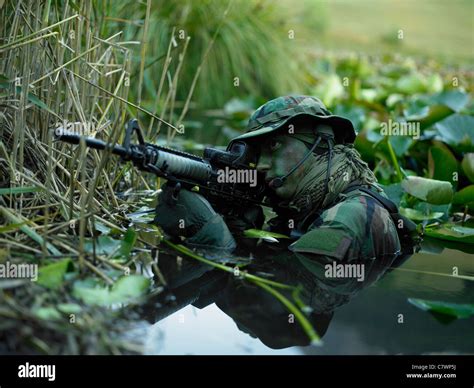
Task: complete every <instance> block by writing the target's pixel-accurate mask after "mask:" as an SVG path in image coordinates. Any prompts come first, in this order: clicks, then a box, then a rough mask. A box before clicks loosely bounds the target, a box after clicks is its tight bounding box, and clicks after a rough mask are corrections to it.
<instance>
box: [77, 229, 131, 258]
mask: <svg viewBox="0 0 474 388" xmlns="http://www.w3.org/2000/svg"><path fill="white" fill-rule="evenodd" d="M136 239H137V235H136V232H135V230H134V229H132V228H129V229H127V231H126V232H125V235H124V236H123V238H122V239H121V240H118V239H113V238H112V237H110V236H99V237H98V238H96V239H95V254H96V255H105V256H111V257H113V258H114V259H128V257H129V256H130V252H131V250H132V249H133V246H134V245H135V241H136ZM84 249H85V251H86V252H88V253H90V254H93V253H94V245H93V241H92V240H89V241H87V242H86V243H85V244H84Z"/></svg>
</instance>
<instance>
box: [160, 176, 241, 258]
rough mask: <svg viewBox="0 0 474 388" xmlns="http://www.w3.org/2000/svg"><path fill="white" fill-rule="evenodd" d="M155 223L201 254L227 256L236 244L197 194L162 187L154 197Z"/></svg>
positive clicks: (206, 203) (208, 204) (218, 218)
mask: <svg viewBox="0 0 474 388" xmlns="http://www.w3.org/2000/svg"><path fill="white" fill-rule="evenodd" d="M155 223H156V224H157V225H158V226H160V227H161V228H162V229H163V230H164V231H165V232H166V233H167V234H168V235H170V236H174V237H177V236H183V237H185V238H186V239H185V240H184V243H185V244H186V245H189V246H191V247H195V248H200V249H203V250H212V251H222V252H226V253H230V252H231V251H233V250H234V249H235V247H236V243H235V240H234V238H233V237H232V234H231V233H230V231H229V228H228V227H227V225H226V224H225V222H224V220H223V219H222V217H221V216H220V215H219V214H217V213H216V212H215V211H214V209H213V208H212V206H211V205H210V203H209V202H208V201H207V200H206V199H205V198H204V197H203V196H202V195H200V194H198V193H194V192H192V191H189V190H186V189H181V190H179V191H177V190H175V187H171V186H169V185H168V184H165V185H164V186H163V187H162V192H161V193H160V195H159V196H158V205H157V207H156V215H155Z"/></svg>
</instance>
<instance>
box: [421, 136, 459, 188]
mask: <svg viewBox="0 0 474 388" xmlns="http://www.w3.org/2000/svg"><path fill="white" fill-rule="evenodd" d="M428 169H429V177H430V178H431V179H436V180H440V181H447V182H451V183H452V184H453V185H455V184H457V180H454V179H453V178H454V177H455V173H456V172H457V171H458V162H457V160H456V158H455V157H454V155H453V154H452V152H451V151H450V150H449V148H448V147H446V146H445V145H444V144H442V143H440V144H437V145H436V146H434V147H431V148H430V149H429V152H428Z"/></svg>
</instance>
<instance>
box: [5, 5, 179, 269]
mask: <svg viewBox="0 0 474 388" xmlns="http://www.w3.org/2000/svg"><path fill="white" fill-rule="evenodd" d="M78 4H79V3H75V2H68V1H66V2H63V3H58V2H53V1H46V2H35V1H20V2H15V1H7V2H6V3H5V4H4V5H3V7H2V8H1V9H0V13H1V18H2V21H3V23H2V27H1V28H2V31H1V34H2V40H1V41H0V53H1V55H2V60H1V62H0V76H1V84H0V86H1V89H0V90H1V110H0V120H1V126H0V165H1V168H0V174H1V176H0V182H2V184H3V185H4V186H9V187H11V188H13V191H12V194H11V195H8V196H5V195H4V196H1V197H0V206H2V207H3V208H5V209H6V208H9V209H10V210H8V213H7V212H6V211H4V212H3V222H4V223H11V222H13V221H12V220H16V221H21V222H23V221H24V222H25V223H26V224H25V225H23V226H22V228H23V232H24V231H25V228H26V230H30V231H31V232H29V233H26V234H25V233H23V232H22V231H21V230H20V228H17V230H10V232H9V233H2V235H1V237H0V242H1V246H3V247H5V248H4V249H7V250H10V249H11V247H12V245H11V243H12V242H15V243H16V244H23V246H24V247H25V249H27V250H29V251H31V252H33V253H35V254H41V253H43V254H46V253H49V254H51V253H53V252H52V250H51V249H50V248H51V247H59V249H60V250H61V251H63V252H67V253H70V254H72V255H78V256H79V257H80V258H81V263H83V241H84V236H85V235H92V234H93V233H94V231H95V230H96V227H97V225H99V227H100V226H101V225H103V226H106V227H109V228H114V229H117V230H123V226H122V224H123V221H124V219H123V217H121V216H120V215H119V214H118V213H117V212H116V211H115V210H114V209H116V208H117V207H120V205H121V203H120V200H119V199H117V197H116V196H115V191H117V190H119V189H121V188H123V187H124V186H123V178H124V177H125V178H127V179H129V180H132V181H136V182H138V183H139V184H141V185H142V186H143V187H145V188H149V184H147V183H146V181H145V180H144V179H143V178H142V177H138V175H137V174H135V173H134V171H133V169H131V170H130V168H129V166H119V165H117V164H116V163H115V160H114V159H111V158H110V155H109V154H108V153H106V152H104V153H100V154H99V153H98V152H97V151H95V150H89V149H85V148H82V147H73V146H70V145H67V144H60V143H56V142H54V140H53V131H54V129H55V128H56V127H57V126H58V125H61V126H62V125H64V123H66V122H70V123H79V124H80V125H81V126H82V127H81V128H83V129H84V130H85V132H86V134H89V135H92V136H97V137H100V138H103V139H108V140H109V141H111V142H120V141H121V140H122V134H123V128H124V126H125V123H126V121H127V120H128V119H129V118H130V116H137V117H139V118H143V117H147V118H148V117H154V118H155V119H156V121H157V122H159V123H160V124H161V123H162V122H163V120H162V119H161V118H160V117H158V116H156V115H153V114H152V113H151V112H148V111H147V110H146V109H144V108H143V107H140V106H138V105H136V104H134V103H132V102H131V101H128V100H129V92H130V89H131V88H132V87H136V85H140V84H143V82H142V81H141V80H142V78H143V72H140V73H139V74H138V75H134V73H133V63H132V59H131V57H132V54H131V48H133V47H134V46H139V45H141V44H142V43H141V41H126V40H124V39H123V31H121V30H118V29H115V30H114V29H112V28H110V27H109V26H107V24H108V23H109V22H108V21H107V19H106V17H105V14H104V12H107V11H108V7H110V4H108V5H107V4H105V6H104V3H103V2H101V1H93V2H82V3H80V5H78ZM38 15H40V16H38ZM145 23H147V20H145ZM144 30H145V31H144V34H145V35H146V30H147V29H146V28H145V29H144ZM181 46H184V44H183V45H181ZM144 47H145V46H143V45H142V49H141V56H142V61H141V63H145V56H146V49H145V48H144ZM179 47H180V45H178V48H179ZM137 51H138V50H137ZM170 58H174V57H173V56H172V55H170ZM174 59H175V58H174ZM175 60H176V59H175ZM163 89H164V90H165V92H168V90H169V89H171V86H169V85H163ZM173 98H174V94H171V97H170V100H172V99H173ZM171 103H172V101H171ZM165 126H171V127H172V128H174V126H172V125H167V123H166V122H165ZM25 186H33V187H36V188H39V189H40V191H39V192H37V191H35V192H26V193H25V192H22V191H21V190H19V191H17V192H15V188H21V187H25ZM138 187H139V185H138V186H137V188H138ZM10 211H13V212H14V214H13V217H15V218H12V217H9V216H7V214H10V213H9V212H10ZM50 231H52V232H50ZM33 232H34V233H35V234H36V235H39V236H41V239H37V238H36V239H35V241H36V242H37V244H30V237H28V235H29V236H31V235H32V233H33ZM71 232H72V233H73V234H76V235H78V236H79V241H80V243H79V245H78V246H76V245H75V243H74V242H73V241H69V240H67V239H64V238H63V237H64V235H65V234H69V233H71ZM39 243H41V244H39ZM48 247H49V248H48ZM54 252H57V251H54Z"/></svg>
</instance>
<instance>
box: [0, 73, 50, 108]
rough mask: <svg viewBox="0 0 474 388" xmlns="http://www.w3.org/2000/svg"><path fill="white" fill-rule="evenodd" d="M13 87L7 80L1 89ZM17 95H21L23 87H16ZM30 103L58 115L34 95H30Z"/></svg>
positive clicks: (0, 84)
mask: <svg viewBox="0 0 474 388" xmlns="http://www.w3.org/2000/svg"><path fill="white" fill-rule="evenodd" d="M10 86H11V81H9V80H7V81H4V82H0V89H9V88H10ZM15 89H16V92H17V93H21V87H20V86H16V87H15ZM28 101H30V102H31V103H33V104H34V105H36V106H37V107H39V108H41V109H44V110H46V111H48V112H49V113H51V114H52V115H54V116H57V115H56V112H54V111H53V110H52V109H50V108H49V106H48V105H46V104H45V103H44V102H43V101H41V100H40V99H39V98H38V97H37V96H35V95H34V94H33V93H28Z"/></svg>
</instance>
